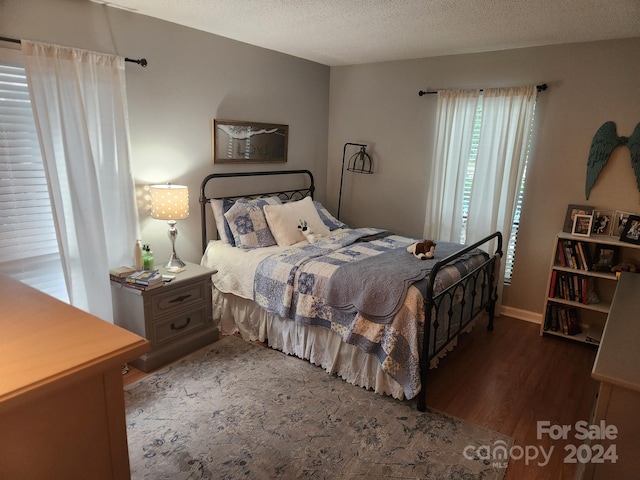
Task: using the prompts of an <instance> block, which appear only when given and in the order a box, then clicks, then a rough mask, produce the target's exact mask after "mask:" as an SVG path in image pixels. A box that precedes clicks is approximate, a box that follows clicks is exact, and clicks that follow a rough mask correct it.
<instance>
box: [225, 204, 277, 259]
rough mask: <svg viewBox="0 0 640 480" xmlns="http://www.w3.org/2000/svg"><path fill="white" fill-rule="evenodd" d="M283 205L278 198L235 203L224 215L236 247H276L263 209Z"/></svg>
mask: <svg viewBox="0 0 640 480" xmlns="http://www.w3.org/2000/svg"><path fill="white" fill-rule="evenodd" d="M281 203H282V202H281V201H280V199H279V198H278V197H268V198H256V199H252V200H245V199H242V200H238V201H237V202H235V203H234V204H233V206H232V207H231V208H230V209H229V210H228V211H227V212H226V213H225V214H224V218H225V219H226V220H227V223H228V224H229V230H230V231H231V235H232V237H233V240H234V242H235V246H236V247H240V248H244V249H251V248H260V247H270V246H272V245H276V241H275V239H274V238H273V235H272V234H271V230H269V225H268V224H267V220H266V218H265V216H264V211H263V210H262V207H264V206H265V205H280V204H281Z"/></svg>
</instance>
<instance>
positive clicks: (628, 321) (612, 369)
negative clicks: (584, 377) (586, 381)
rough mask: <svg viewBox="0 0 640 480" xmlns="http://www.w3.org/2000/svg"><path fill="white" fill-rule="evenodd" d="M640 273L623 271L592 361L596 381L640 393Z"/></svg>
mask: <svg viewBox="0 0 640 480" xmlns="http://www.w3.org/2000/svg"><path fill="white" fill-rule="evenodd" d="M639 350H640V274H637V273H629V272H622V274H621V275H620V280H619V281H618V286H617V288H616V293H615V294H614V297H613V302H612V303H611V310H610V311H609V317H608V318H607V323H606V325H605V328H604V332H603V334H602V340H601V342H600V348H599V349H598V354H597V356H596V360H595V362H594V364H593V371H592V376H593V378H595V379H596V380H598V381H600V382H605V383H611V384H614V385H617V386H620V387H624V388H628V389H630V390H635V391H639V392H640V355H639V354H638V352H639Z"/></svg>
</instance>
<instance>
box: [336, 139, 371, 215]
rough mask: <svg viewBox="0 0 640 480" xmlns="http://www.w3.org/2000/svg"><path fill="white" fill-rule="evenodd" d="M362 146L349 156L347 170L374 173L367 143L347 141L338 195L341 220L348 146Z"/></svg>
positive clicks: (343, 152)
mask: <svg viewBox="0 0 640 480" xmlns="http://www.w3.org/2000/svg"><path fill="white" fill-rule="evenodd" d="M349 145H351V146H355V147H360V150H359V151H357V152H356V153H354V154H353V155H351V157H349V161H348V162H347V171H349V172H353V173H373V160H371V155H369V154H368V153H367V150H366V149H367V145H365V144H362V143H345V144H344V147H343V148H342V169H341V170H340V195H339V196H338V217H337V218H338V220H340V206H341V204H342V181H343V180H344V164H345V160H346V158H347V146H349Z"/></svg>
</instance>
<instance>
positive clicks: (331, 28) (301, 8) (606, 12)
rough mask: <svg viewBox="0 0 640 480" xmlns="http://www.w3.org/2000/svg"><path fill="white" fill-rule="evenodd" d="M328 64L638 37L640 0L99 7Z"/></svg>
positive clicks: (160, 0) (250, 0)
mask: <svg viewBox="0 0 640 480" xmlns="http://www.w3.org/2000/svg"><path fill="white" fill-rule="evenodd" d="M92 1H95V2H96V3H106V4H108V5H111V6H114V7H120V8H124V9H126V10H130V11H133V12H136V13H140V14H143V15H148V16H151V17H155V18H159V19H162V20H167V21H170V22H174V23H177V24H180V25H185V26H189V27H192V28H196V29H198V30H203V31H206V32H210V33H214V34H217V35H221V36H223V37H228V38H232V39H234V40H239V41H241V42H245V43H249V44H252V45H257V46H260V47H264V48H268V49H271V50H276V51H279V52H283V53H287V54H290V55H294V56H296V57H300V58H305V59H308V60H312V61H315V62H318V63H322V64H325V65H331V66H335V65H352V64H359V63H371V62H381V61H389V60H404V59H410V58H423V57H432V56H440V55H451V54H459V53H473V52H485V51H492V50H503V49H510V48H521V47H530V46H539V45H553V44H561V43H573V42H585V41H595V40H607V39H614V38H626V37H640V0H92Z"/></svg>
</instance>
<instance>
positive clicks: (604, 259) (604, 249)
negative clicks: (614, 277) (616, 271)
mask: <svg viewBox="0 0 640 480" xmlns="http://www.w3.org/2000/svg"><path fill="white" fill-rule="evenodd" d="M619 252H620V249H619V248H618V247H617V246H614V245H605V244H600V243H599V244H597V245H596V249H595V253H594V262H593V265H592V266H591V269H592V270H594V271H596V272H610V271H611V268H612V267H613V266H614V265H616V264H617V263H618V254H619Z"/></svg>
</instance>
